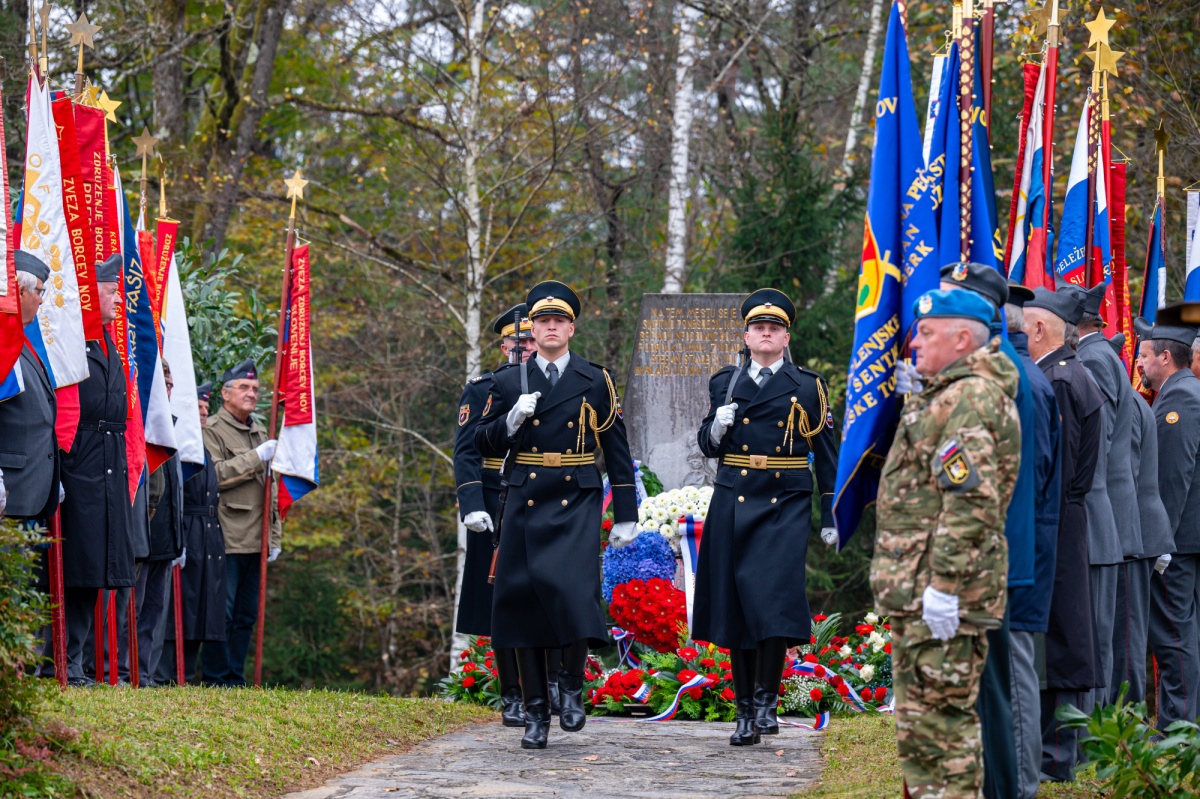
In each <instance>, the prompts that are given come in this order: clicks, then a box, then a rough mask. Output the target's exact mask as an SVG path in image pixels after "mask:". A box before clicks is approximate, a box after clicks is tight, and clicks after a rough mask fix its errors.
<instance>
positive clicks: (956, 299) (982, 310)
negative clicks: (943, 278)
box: [913, 289, 996, 325]
mask: <svg viewBox="0 0 1200 799" xmlns="http://www.w3.org/2000/svg"><path fill="white" fill-rule="evenodd" d="M913 313H914V314H915V315H916V317H917V319H974V320H975V321H977V322H982V323H983V324H985V325H987V324H991V321H992V319H993V318H994V317H995V316H996V306H995V305H992V303H991V301H990V300H986V299H984V298H983V296H982V295H980V294H976V293H975V292H973V291H956V290H954V289H934V290H933V291H927V292H925V293H924V294H922V295H921V296H920V298H918V299H917V301H916V302H915V303H913Z"/></svg>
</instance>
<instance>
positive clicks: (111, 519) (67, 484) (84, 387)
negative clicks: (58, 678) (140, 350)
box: [62, 330, 134, 588]
mask: <svg viewBox="0 0 1200 799" xmlns="http://www.w3.org/2000/svg"><path fill="white" fill-rule="evenodd" d="M104 338H105V343H106V344H107V346H108V354H107V355H105V353H104V351H103V350H102V349H101V347H100V345H99V344H98V343H97V342H95V341H89V342H88V343H87V359H88V378H87V380H84V381H83V382H82V383H80V384H79V411H80V416H79V418H80V421H79V430H78V432H76V433H75V441H74V443H73V444H72V445H71V451H70V452H68V453H66V454H64V455H63V458H62V483H63V488H64V489H65V490H66V493H67V498H66V500H65V501H64V502H63V504H62V535H63V582H64V584H65V585H66V587H67V588H124V587H127V586H131V585H133V578H134V564H133V540H132V535H131V528H132V505H131V503H130V501H129V474H128V467H127V464H126V458H125V419H126V416H127V414H128V412H129V400H128V395H127V393H126V380H125V369H124V367H123V366H121V356H120V355H119V354H118V353H117V345H116V344H114V343H113V340H112V338H111V337H110V336H109V334H108V331H107V330H106V331H105V333H104Z"/></svg>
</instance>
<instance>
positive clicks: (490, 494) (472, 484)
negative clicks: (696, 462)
mask: <svg viewBox="0 0 1200 799" xmlns="http://www.w3.org/2000/svg"><path fill="white" fill-rule="evenodd" d="M518 317H519V318H520V329H519V330H518V329H517V323H516V322H515V321H514V320H515V319H516V318H518ZM525 317H526V308H525V303H521V304H520V305H517V306H514V307H512V308H510V309H508V310H507V311H505V312H504V313H503V314H501V315H500V316H499V317H497V319H496V321H495V322H493V323H492V332H493V333H495V334H496V335H498V336H500V351H501V352H502V353H503V354H504V357H505V358H506V359H507V360H508V361H509V362H508V363H504V364H502V365H501V366H499V367H497V368H496V370H495V371H492V372H485V373H483V374H481V375H479V376H478V377H473V378H471V379H470V380H469V381H467V385H466V387H465V388H464V389H463V393H462V397H461V398H460V399H459V401H458V432H457V433H456V434H455V436H454V479H455V482H456V483H457V484H458V488H457V494H458V513H459V515H460V516H461V517H462V520H463V524H464V525H465V526H466V528H467V530H468V533H467V556H466V562H465V564H464V565H463V575H462V585H461V587H460V588H459V594H458V619H457V622H456V623H455V627H454V628H455V630H457V631H458V632H459V633H460V634H463V635H491V634H492V585H491V583H489V582H488V572H489V571H490V570H491V565H492V551H493V547H492V532H493V529H494V526H495V519H496V507H497V506H498V505H499V504H500V480H501V478H500V472H501V470H502V468H503V466H504V458H502V457H501V458H484V457H483V456H482V455H480V454H479V450H477V449H475V428H476V427H478V426H479V419H480V418H481V416H482V415H483V407H484V405H485V404H486V403H487V398H488V392H489V390H490V389H491V387H492V376H493V375H495V374H496V373H497V372H500V371H501V370H503V369H511V368H512V367H513V365H514V363H515V360H514V359H515V357H516V344H517V341H518V340H520V341H521V359H522V362H524V361H527V360H529V358H530V357H531V356H532V355H533V354H534V353H535V352H536V351H537V347H536V345H534V344H533V333H532V325H531V324H530V323H529V320H528V319H527V318H525ZM493 651H494V653H495V658H494V663H495V664H496V676H497V679H498V680H499V681H500V700H501V703H502V704H501V708H500V714H501V716H502V718H503V721H504V726H505V727H524V726H525V714H524V712H523V711H522V710H521V685H520V679H519V676H518V674H517V653H516V652H515V651H514V650H513V649H511V648H509V647H502V646H495V642H493ZM553 683H554V686H555V688H557V686H558V674H557V670H556V671H555V674H554V679H553ZM555 693H557V691H556V692H555Z"/></svg>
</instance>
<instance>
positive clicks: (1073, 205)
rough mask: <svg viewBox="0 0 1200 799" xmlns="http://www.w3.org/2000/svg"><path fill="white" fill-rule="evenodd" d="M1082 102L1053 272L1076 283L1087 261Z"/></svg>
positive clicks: (1085, 124) (1085, 139)
mask: <svg viewBox="0 0 1200 799" xmlns="http://www.w3.org/2000/svg"><path fill="white" fill-rule="evenodd" d="M1090 107H1091V103H1090V102H1085V103H1084V104H1083V110H1082V111H1081V112H1080V115H1079V128H1078V129H1077V130H1076V131H1075V150H1074V152H1073V153H1072V154H1071V175H1070V177H1069V178H1067V196H1066V199H1065V200H1063V215H1062V224H1060V225H1059V229H1058V230H1059V232H1058V258H1057V260H1056V261H1055V265H1054V272H1055V274H1056V275H1057V277H1058V279H1059V280H1061V281H1064V282H1067V283H1073V284H1075V285H1077V286H1082V285H1083V284H1084V279H1085V274H1084V266H1085V265H1086V264H1087V258H1086V257H1085V252H1084V251H1085V250H1086V249H1087V221H1088V219H1087V217H1088V208H1087V203H1088V110H1089V108H1090Z"/></svg>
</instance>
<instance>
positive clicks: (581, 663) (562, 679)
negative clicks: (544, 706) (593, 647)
mask: <svg viewBox="0 0 1200 799" xmlns="http://www.w3.org/2000/svg"><path fill="white" fill-rule="evenodd" d="M587 654H588V645H587V641H576V642H575V643H573V644H571V645H570V646H567V647H564V648H563V650H562V664H563V665H562V671H560V672H559V673H558V700H559V703H560V709H559V716H558V725H559V726H560V727H562V728H563V729H564V730H566V731H567V732H579V731H580V730H582V729H583V725H584V724H585V723H586V722H587V709H586V708H584V706H583V670H584V668H585V667H586V665H587Z"/></svg>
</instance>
